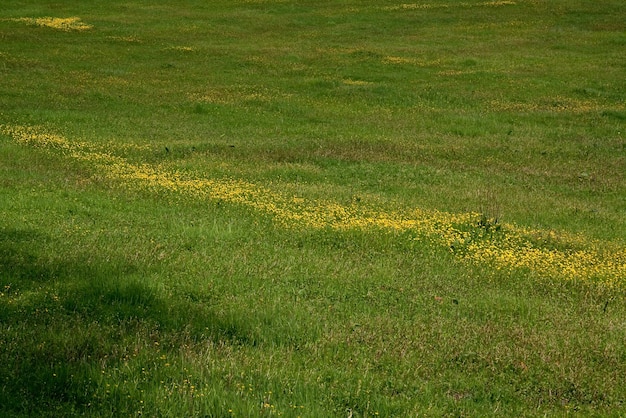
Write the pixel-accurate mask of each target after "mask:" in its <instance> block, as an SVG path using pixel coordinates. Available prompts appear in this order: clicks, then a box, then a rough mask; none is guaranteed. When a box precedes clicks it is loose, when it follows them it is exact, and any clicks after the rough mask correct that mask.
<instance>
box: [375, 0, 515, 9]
mask: <svg viewBox="0 0 626 418" xmlns="http://www.w3.org/2000/svg"><path fill="white" fill-rule="evenodd" d="M515 4H517V3H515V2H514V1H507V0H501V1H485V2H481V3H467V2H462V3H456V4H455V5H454V6H456V7H497V6H512V5H515ZM449 7H452V6H451V5H450V4H447V3H403V4H399V5H396V6H386V7H383V10H418V9H447V8H449Z"/></svg>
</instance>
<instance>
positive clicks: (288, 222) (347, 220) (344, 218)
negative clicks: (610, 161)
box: [0, 125, 626, 287]
mask: <svg viewBox="0 0 626 418" xmlns="http://www.w3.org/2000/svg"><path fill="white" fill-rule="evenodd" d="M0 134H3V135H6V136H10V137H12V138H13V139H14V140H15V141H17V142H21V143H25V144H29V145H33V146H37V147H44V148H50V149H57V150H60V151H61V152H63V153H65V154H66V155H68V156H70V157H71V158H75V159H78V160H81V161H86V162H89V163H90V165H91V166H92V167H93V168H94V169H95V170H96V171H97V173H98V174H99V175H102V176H104V177H105V178H108V179H111V180H114V181H118V182H120V184H122V185H124V186H126V187H129V188H133V189H144V190H149V191H157V192H162V191H167V192H172V193H176V194H181V195H185V196H188V197H190V198H194V199H199V200H217V201H224V202H227V203H230V204H237V205H242V206H245V207H248V208H251V209H253V210H256V211H258V212H261V213H264V214H266V215H269V216H270V217H272V218H273V219H274V221H275V222H276V224H277V225H279V226H281V227H285V228H290V229H291V228H293V229H302V228H312V229H334V230H338V231H345V230H354V229H358V230H364V231H389V232H409V233H410V234H411V235H412V236H413V237H414V239H416V240H428V241H429V242H432V243H434V244H436V245H440V246H443V247H444V248H449V249H451V251H453V252H454V253H455V254H456V255H457V256H458V258H459V259H460V260H463V261H465V262H469V263H480V264H488V265H492V266H493V267H494V268H496V269H510V270H515V269H522V270H525V271H530V272H532V273H533V274H536V275H538V276H542V277H547V278H560V279H568V280H583V281H585V280H592V281H595V282H599V283H602V284H604V285H605V286H607V287H618V286H623V285H624V284H626V248H625V247H623V245H621V244H616V243H610V242H601V241H597V240H595V241H594V240H590V239H588V238H586V237H584V236H582V235H572V234H567V233H563V232H561V233H557V232H555V231H542V230H532V229H529V228H523V227H520V226H517V225H514V224H501V225H499V226H498V230H497V231H495V232H493V231H492V232H489V231H488V230H486V229H485V228H484V226H480V224H479V222H478V221H479V220H480V215H479V214H476V213H456V214H455V213H448V212H440V211H433V210H430V211H426V210H421V209H414V210H412V211H409V212H393V211H391V212H390V211H387V212H383V211H379V210H376V209H375V208H368V207H366V205H364V204H362V203H359V204H356V203H352V204H349V205H341V204H339V203H337V202H333V201H330V200H323V199H316V200H310V199H305V198H303V197H299V196H293V195H292V196H289V195H286V194H285V193H280V192H277V191H275V190H272V189H271V188H268V187H264V186H261V185H258V184H254V183H251V182H247V181H244V180H236V179H229V178H223V179H208V178H197V177H194V176H191V175H189V174H183V173H180V172H177V171H173V170H168V169H167V168H165V167H163V166H159V165H149V164H132V163H130V162H128V161H127V160H125V159H124V158H121V157H119V156H116V155H113V154H111V151H115V149H116V147H114V146H109V147H108V148H107V149H102V148H98V147H96V146H94V145H90V144H87V143H85V142H82V141H69V140H68V139H66V138H65V137H63V136H61V135H58V134H55V133H50V132H48V131H47V130H45V129H42V128H36V127H28V126H16V125H0Z"/></svg>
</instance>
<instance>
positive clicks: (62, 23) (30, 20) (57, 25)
mask: <svg viewBox="0 0 626 418" xmlns="http://www.w3.org/2000/svg"><path fill="white" fill-rule="evenodd" d="M7 20H11V21H13V22H24V23H26V24H28V25H33V26H41V27H46V28H52V29H57V30H62V31H66V32H69V31H85V30H89V29H93V26H92V25H88V24H86V23H84V22H82V21H81V20H80V18H79V17H65V18H60V17H19V18H14V19H7Z"/></svg>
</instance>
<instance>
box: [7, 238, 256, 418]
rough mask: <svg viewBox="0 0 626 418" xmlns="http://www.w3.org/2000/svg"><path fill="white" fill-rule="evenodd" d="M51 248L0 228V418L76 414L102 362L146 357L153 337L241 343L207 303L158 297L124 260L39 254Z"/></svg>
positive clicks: (238, 328) (244, 337)
mask: <svg viewBox="0 0 626 418" xmlns="http://www.w3.org/2000/svg"><path fill="white" fill-rule="evenodd" d="M53 242H54V239H53V238H51V237H47V236H43V235H41V234H40V233H38V232H37V231H34V230H17V229H7V228H3V229H0V416H46V415H47V416H72V415H81V414H82V413H83V412H85V411H87V410H88V408H89V405H91V404H92V403H93V401H94V400H93V395H94V393H96V391H97V389H98V388H97V385H98V382H97V379H96V378H94V377H95V376H97V373H98V371H99V370H100V368H101V367H103V365H104V364H106V365H107V366H112V367H115V365H116V364H117V365H120V364H123V362H124V361H126V360H128V356H129V352H131V351H132V350H140V351H141V350H147V352H148V355H149V353H150V350H151V347H154V346H153V344H154V342H155V341H158V340H159V339H161V340H169V341H174V342H175V341H177V338H180V335H182V334H184V335H185V338H193V339H209V340H219V341H224V340H228V341H237V342H238V343H243V344H246V343H247V342H248V341H249V339H250V337H249V335H250V334H249V332H246V330H245V325H244V324H237V323H234V322H233V321H228V320H225V319H224V318H220V317H218V316H217V315H215V314H214V313H213V311H212V309H211V307H210V300H209V301H208V303H207V301H205V302H204V303H202V304H198V303H194V302H193V301H190V300H187V299H185V298H180V297H179V298H177V297H170V296H167V295H165V294H164V293H163V292H160V291H158V290H157V289H155V287H154V286H152V285H151V283H150V281H149V275H150V274H151V272H150V271H144V270H142V269H141V267H139V266H136V265H132V264H130V263H128V262H127V261H125V260H105V259H100V260H98V258H97V257H94V255H93V254H84V253H81V252H80V249H77V252H76V254H78V255H75V256H73V258H62V257H58V256H53V257H50V256H49V255H48V256H46V255H45V254H48V253H47V251H49V249H50V244H51V243H53ZM87 260H89V262H88V261H87ZM94 260H95V261H94ZM133 355H137V352H134V353H133ZM92 407H93V405H92Z"/></svg>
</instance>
